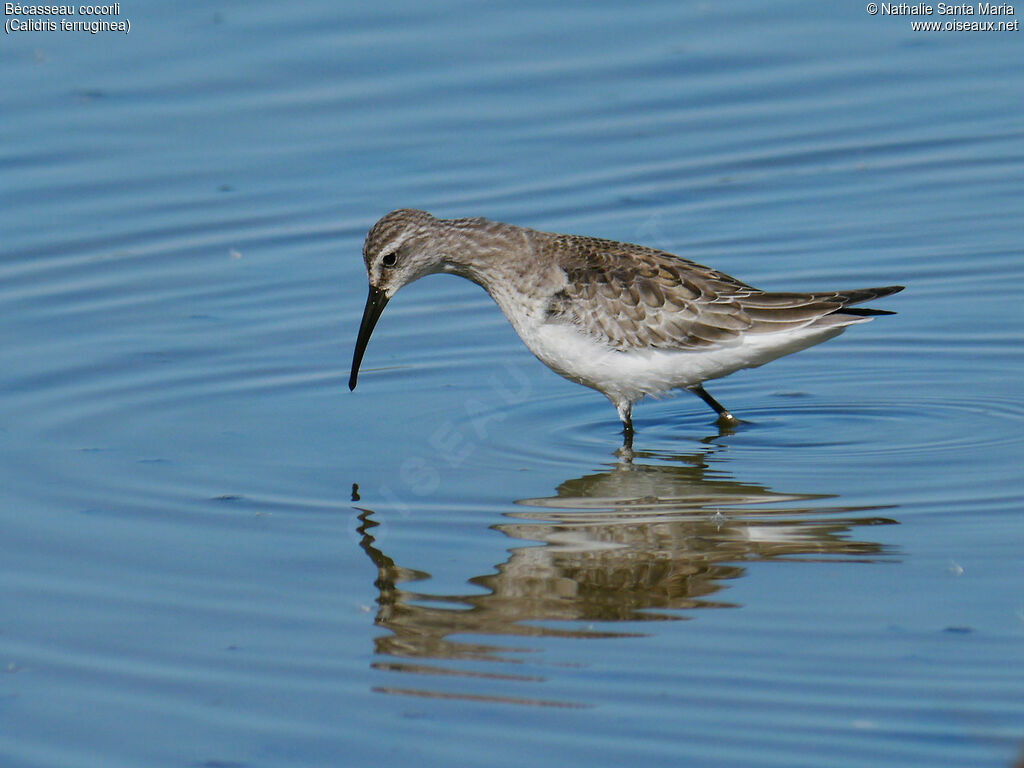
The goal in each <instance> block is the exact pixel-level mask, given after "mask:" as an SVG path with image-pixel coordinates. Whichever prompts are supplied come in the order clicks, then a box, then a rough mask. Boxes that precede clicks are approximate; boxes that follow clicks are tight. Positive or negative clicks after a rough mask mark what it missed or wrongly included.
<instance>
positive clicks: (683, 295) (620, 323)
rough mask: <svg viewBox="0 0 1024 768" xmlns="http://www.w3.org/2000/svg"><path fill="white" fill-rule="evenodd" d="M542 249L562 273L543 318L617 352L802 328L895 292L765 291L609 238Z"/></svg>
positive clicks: (563, 240)
mask: <svg viewBox="0 0 1024 768" xmlns="http://www.w3.org/2000/svg"><path fill="white" fill-rule="evenodd" d="M545 250H547V251H549V254H550V256H551V257H553V258H554V259H555V260H556V261H557V262H558V263H559V264H560V265H561V267H562V269H563V270H564V272H565V275H566V284H565V286H564V287H563V288H562V289H561V290H559V291H557V292H556V293H554V294H553V296H552V297H551V301H550V303H549V305H548V313H547V318H548V322H553V323H567V324H571V325H573V326H575V327H576V328H577V329H579V330H580V331H581V332H583V333H586V334H587V335H589V336H592V337H594V338H595V339H598V340H600V341H602V342H603V343H605V344H607V345H608V346H609V347H611V348H613V349H619V350H626V349H630V348H639V347H645V348H655V349H676V350H688V349H701V348H707V347H710V346H713V345H720V344H728V343H730V342H732V341H734V340H737V339H738V338H739V337H740V335H741V334H744V333H771V332H773V331H782V330H787V329H791V328H798V327H802V326H807V325H810V324H812V323H814V322H815V321H817V320H819V319H820V318H822V317H824V316H826V315H829V314H831V313H833V312H836V311H837V310H841V309H842V308H843V307H844V306H845V305H847V304H850V303H856V302H858V301H866V300H868V299H871V298H876V297H877V296H880V295H887V294H888V293H893V292H895V290H897V289H895V288H893V289H864V290H862V291H849V292H841V291H835V292H830V293H765V292H764V291H760V290H758V289H756V288H754V287H752V286H750V285H747V284H746V283H742V282H740V281H739V280H737V279H735V278H733V277H730V276H729V275H726V274H724V273H722V272H719V271H717V270H714V269H710V268H709V267H705V266H702V265H700V264H696V263H695V262H692V261H688V260H686V259H682V258H680V257H678V256H674V255H672V254H669V253H665V252H663V251H658V250H654V249H652V248H645V247H643V246H638V245H631V244H628V243H619V242H616V241H613V240H601V239H597V238H587V237H574V236H571V235H559V236H556V237H554V238H552V240H551V241H549V242H548V243H547V244H546V248H545ZM869 311H870V310H861V311H860V312H861V313H866V312H869Z"/></svg>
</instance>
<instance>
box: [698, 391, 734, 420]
mask: <svg viewBox="0 0 1024 768" xmlns="http://www.w3.org/2000/svg"><path fill="white" fill-rule="evenodd" d="M690 391H691V392H693V394H695V395H696V396H697V397H699V398H700V399H701V400H703V401H704V402H705V403H707V404H708V405H710V406H711V407H712V408H714V409H715V413H717V414H718V419H719V421H724V422H726V423H729V424H734V423H736V421H737V419H736V417H735V416H733V415H732V414H731V413H729V412H728V411H727V410H725V406H723V405H722V404H721V403H720V402H718V401H717V400H715V398H713V397H712V396H711V395H709V394H708V393H707V390H706V389H704V387H703V386H701V385H700V384H698V385H697V386H696V387H690Z"/></svg>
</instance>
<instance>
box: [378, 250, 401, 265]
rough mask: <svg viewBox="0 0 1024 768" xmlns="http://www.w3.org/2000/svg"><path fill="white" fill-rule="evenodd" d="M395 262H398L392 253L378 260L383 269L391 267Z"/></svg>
mask: <svg viewBox="0 0 1024 768" xmlns="http://www.w3.org/2000/svg"><path fill="white" fill-rule="evenodd" d="M396 261H398V257H397V256H395V254H394V253H388V254H386V255H385V256H384V258H382V259H381V260H380V263H381V264H383V265H384V266H385V267H393V266H395V262H396Z"/></svg>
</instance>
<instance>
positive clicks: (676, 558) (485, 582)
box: [358, 442, 894, 703]
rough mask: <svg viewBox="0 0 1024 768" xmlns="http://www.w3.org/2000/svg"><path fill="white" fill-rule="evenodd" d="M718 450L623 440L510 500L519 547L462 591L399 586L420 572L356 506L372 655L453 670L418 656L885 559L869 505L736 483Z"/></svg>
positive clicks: (654, 612) (623, 617) (512, 532)
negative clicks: (819, 568)
mask: <svg viewBox="0 0 1024 768" xmlns="http://www.w3.org/2000/svg"><path fill="white" fill-rule="evenodd" d="M718 447H719V446H716V445H715V444H714V443H713V442H709V443H708V444H706V445H705V446H704V447H703V448H702V449H701V450H700V451H697V452H695V453H693V454H688V455H671V456H670V455H665V454H656V453H633V452H632V451H631V450H629V449H623V450H622V451H620V455H619V460H618V461H617V462H615V463H614V464H612V465H610V466H606V467H604V468H602V470H601V471H597V472H594V473H592V474H588V475H584V476H583V477H578V478H573V479H570V480H566V481H565V482H563V483H562V484H561V485H559V486H558V487H557V488H556V489H555V494H554V495H553V496H548V497H544V498H532V499H522V500H519V501H517V502H516V503H517V505H518V506H519V507H521V508H522V509H521V511H516V512H512V513H508V514H507V517H508V521H507V522H502V523H500V524H497V525H495V526H493V530H496V531H499V532H501V533H502V534H504V535H505V536H508V537H509V538H511V539H515V540H519V541H523V542H524V545H523V546H522V547H516V548H514V549H512V550H511V551H510V554H509V557H508V559H507V560H506V561H505V562H503V563H501V564H499V565H497V566H496V572H494V573H488V574H486V575H479V576H475V577H473V578H470V579H469V582H470V583H471V584H473V585H474V586H475V587H477V588H481V589H482V591H480V589H478V590H476V591H474V593H472V594H461V595H440V596H439V595H436V594H424V593H418V592H416V591H415V590H414V589H411V588H410V586H411V585H412V584H413V583H415V582H417V581H423V580H427V579H429V578H430V574H429V573H427V572H425V571H421V570H415V569H412V568H409V567H406V566H402V565H399V564H398V563H396V562H395V561H394V560H393V559H392V558H390V557H389V556H388V555H386V554H385V553H384V552H382V551H381V550H380V549H379V548H378V547H377V546H376V542H375V539H374V536H373V534H372V529H373V528H374V527H376V526H377V525H378V523H377V522H376V521H374V519H373V515H374V513H373V512H372V511H371V510H368V509H361V514H360V515H359V519H360V521H361V525H360V526H359V529H358V530H359V533H360V534H361V535H362V541H361V546H362V548H363V550H364V551H365V552H366V554H367V555H368V556H369V557H370V559H371V560H372V561H373V563H374V565H375V566H376V568H377V579H376V582H375V584H376V586H377V589H378V591H379V595H378V598H377V605H378V608H377V617H376V622H377V624H379V625H380V626H382V627H385V628H386V629H387V630H389V632H388V634H387V635H383V636H381V637H378V638H377V639H376V641H375V643H376V649H375V650H376V652H377V653H378V654H380V655H382V656H387V657H390V659H391V660H390V661H387V662H381V663H378V664H377V665H376V666H378V667H381V668H388V669H395V670H401V671H417V672H430V673H433V674H442V673H443V674H460V675H464V674H467V673H466V672H464V671H462V670H460V671H459V672H457V673H456V672H454V671H452V670H450V669H441V668H438V667H437V666H431V665H429V664H427V663H426V661H427V660H430V659H434V660H440V659H463V660H465V659H475V660H490V661H498V660H501V661H506V662H507V661H510V660H511V659H512V656H511V655H512V654H514V653H515V652H516V651H517V650H523V649H521V648H517V647H515V646H513V645H511V644H506V643H505V642H500V644H499V643H496V642H482V641H473V640H467V639H466V638H467V637H470V638H472V637H487V638H490V639H492V640H493V638H513V637H520V638H525V637H562V638H601V637H606V638H607V637H626V636H631V635H632V636H642V633H641V632H640V631H639V628H638V627H637V626H636V624H633V625H631V626H630V627H628V628H618V629H617V628H616V626H615V623H616V622H625V621H628V622H649V621H659V620H661V621H664V620H682V619H687V618H692V613H693V611H695V610H696V609H703V608H724V607H735V604H734V603H730V602H728V601H724V600H721V599H717V598H716V593H718V592H719V591H720V590H722V589H723V588H724V586H725V584H726V582H728V580H730V579H735V578H738V577H740V576H742V575H743V574H744V573H745V570H746V569H745V566H744V565H743V564H744V563H749V562H758V561H766V560H778V559H781V558H794V559H799V560H801V561H803V560H807V559H808V558H810V559H819V558H828V559H830V560H834V559H837V558H839V559H844V560H872V559H877V558H878V557H880V556H884V555H886V554H888V553H887V552H886V551H885V549H884V548H883V546H882V545H880V544H878V543H875V542H872V541H866V540H860V539H858V538H855V537H854V536H853V535H852V532H853V530H854V529H856V528H860V527H862V526H872V525H885V524H891V523H893V522H894V521H893V520H891V519H888V518H885V517H879V516H877V515H875V514H872V513H874V512H877V511H878V509H879V508H878V507H872V508H867V507H849V506H845V507H843V506H837V505H834V504H833V505H829V504H827V503H826V500H827V499H829V498H833V497H829V496H822V495H813V494H799V493H779V492H776V491H772V490H770V489H768V488H766V487H764V486H761V485H756V484H752V483H744V482H739V481H737V480H736V479H734V478H732V477H731V476H730V475H729V473H728V472H727V471H725V470H724V469H722V468H720V466H721V462H720V461H718V460H716V459H715V458H714V456H713V454H714V453H715V452H716V450H718ZM538 542H539V543H540V544H541V545H542V546H537V543H538ZM453 636H458V639H457V640H456V639H452V638H453ZM397 659H406V660H413V659H415V660H419V661H418V662H410V661H402V662H400V661H397ZM473 676H477V677H479V676H483V677H492V676H493V675H491V674H490V673H474V674H473ZM497 677H503V676H502V675H497ZM513 677H514V679H521V678H518V677H515V676H513ZM395 692H397V691H395ZM403 692H405V693H409V691H403ZM416 693H417V694H418V695H427V694H425V693H424V692H416ZM546 703H550V702H546Z"/></svg>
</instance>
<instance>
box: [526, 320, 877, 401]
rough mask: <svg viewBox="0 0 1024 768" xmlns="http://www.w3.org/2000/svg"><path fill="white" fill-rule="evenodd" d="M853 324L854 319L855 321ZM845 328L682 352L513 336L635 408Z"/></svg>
mask: <svg viewBox="0 0 1024 768" xmlns="http://www.w3.org/2000/svg"><path fill="white" fill-rule="evenodd" d="M865 319H866V318H865ZM858 321H860V319H859V318H858V319H857V320H854V322H858ZM845 327H846V326H845V325H831V326H827V327H812V328H801V329H798V330H795V331H788V332H780V333H770V334H749V335H745V336H740V338H739V339H737V340H735V341H733V342H731V343H728V344H719V345H715V346H711V347H707V348H704V349H697V350H686V351H683V350H662V349H633V350H629V351H619V350H616V349H611V348H609V347H607V346H605V345H604V344H601V343H600V342H598V341H596V340H594V339H592V338H590V337H588V336H586V335H584V334H582V333H580V332H578V331H577V330H575V329H574V328H573V327H572V326H569V325H560V324H554V323H544V324H541V325H539V326H533V327H528V328H517V329H516V330H517V331H519V335H520V336H521V337H522V339H523V341H524V342H525V343H526V346H527V347H529V348H530V351H531V352H533V354H535V355H536V356H537V357H538V358H539V359H540V360H541V362H543V363H544V364H545V365H547V366H548V367H549V368H551V369H552V370H553V371H555V372H556V373H558V374H561V375H562V376H564V377H565V378H567V379H569V380H571V381H575V382H577V383H579V384H584V385H586V386H588V387H592V388H593V389H596V390H598V391H600V392H603V393H604V394H605V395H607V396H608V397H609V398H610V399H611V400H612V401H613V402H619V401H622V400H628V401H629V402H636V401H637V400H639V399H640V398H642V397H643V396H645V395H653V396H658V395H663V394H665V393H666V392H669V391H671V390H673V389H679V388H685V387H692V386H696V385H697V384H700V383H701V382H704V381H707V380H709V379H716V378H719V377H721V376H727V375H729V374H730V373H733V372H735V371H738V370H740V369H742V368H753V367H755V366H758V365H763V364H764V363H767V362H769V361H771V360H774V359H775V358H777V357H781V356H782V355H788V354H790V353H791V352H797V351H799V350H801V349H806V348H807V347H810V346H812V345H814V344H817V343H819V342H822V341H825V340H826V339H830V338H832V337H834V336H837V335H839V334H840V333H842V332H843V330H844V329H845Z"/></svg>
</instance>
